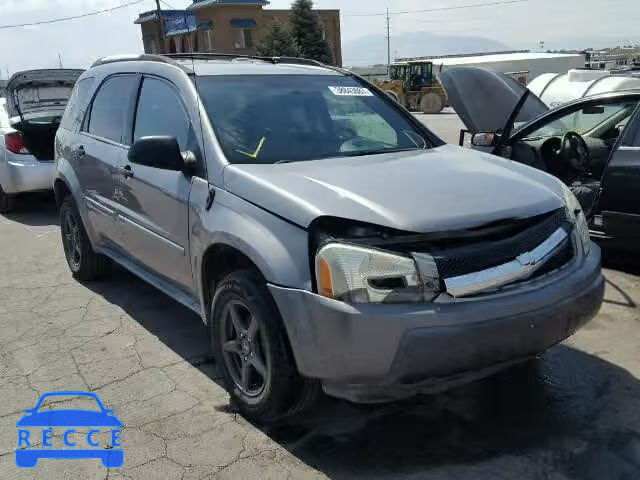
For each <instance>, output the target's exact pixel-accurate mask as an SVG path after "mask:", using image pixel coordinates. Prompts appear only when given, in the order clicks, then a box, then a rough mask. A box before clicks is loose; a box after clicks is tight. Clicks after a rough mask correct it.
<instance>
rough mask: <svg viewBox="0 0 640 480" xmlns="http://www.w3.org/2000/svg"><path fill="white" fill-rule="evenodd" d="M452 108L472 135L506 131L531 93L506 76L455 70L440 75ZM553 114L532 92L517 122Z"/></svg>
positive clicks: (470, 69) (473, 70) (471, 69)
mask: <svg viewBox="0 0 640 480" xmlns="http://www.w3.org/2000/svg"><path fill="white" fill-rule="evenodd" d="M440 81H441V82H442V85H443V86H444V88H445V90H446V92H447V97H448V98H449V104H450V105H451V106H452V107H453V108H454V110H455V111H456V113H457V114H458V115H459V116H460V119H461V120H462V122H463V123H464V124H465V126H466V127H467V129H468V130H469V131H471V132H495V131H497V130H501V129H503V128H504V127H505V125H506V123H507V121H508V120H509V117H510V116H511V114H512V113H513V111H514V109H515V108H516V106H517V104H518V102H519V101H520V99H521V98H522V95H524V94H525V93H526V92H527V91H528V90H527V88H526V87H525V86H524V85H522V84H521V83H520V82H518V81H517V80H515V79H514V78H511V77H510V76H508V75H505V74H503V73H499V72H496V71H494V70H488V69H486V68H480V67H451V68H449V69H447V70H445V71H444V72H442V73H441V74H440ZM548 110H549V107H547V106H546V105H545V104H544V102H543V101H542V100H540V99H539V98H538V97H537V96H536V95H534V94H533V93H531V92H529V97H528V98H527V100H526V102H525V104H524V105H523V107H522V109H521V110H520V113H519V114H518V116H517V117H516V119H515V121H516V122H528V121H530V120H533V119H534V118H536V117H538V116H539V115H542V114H543V113H545V112H546V111H548Z"/></svg>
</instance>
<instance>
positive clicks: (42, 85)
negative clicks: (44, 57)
mask: <svg viewBox="0 0 640 480" xmlns="http://www.w3.org/2000/svg"><path fill="white" fill-rule="evenodd" d="M82 73H83V70H76V69H57V70H53V69H51V70H29V71H25V72H19V73H16V74H14V75H13V76H12V77H11V78H10V79H9V82H8V83H7V87H6V95H7V112H8V113H9V117H10V118H11V122H12V123H16V122H21V123H22V122H25V121H29V120H31V119H33V118H38V117H42V116H47V117H55V116H59V117H60V116H62V114H63V112H64V109H65V107H66V106H67V101H68V100H69V97H70V96H71V91H72V90H73V86H74V85H75V83H76V80H77V79H78V77H79V76H80V75H81V74H82Z"/></svg>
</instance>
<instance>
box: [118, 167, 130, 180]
mask: <svg viewBox="0 0 640 480" xmlns="http://www.w3.org/2000/svg"><path fill="white" fill-rule="evenodd" d="M118 171H119V172H120V175H122V176H123V177H126V178H131V177H133V170H131V165H127V166H124V167H119V168H118Z"/></svg>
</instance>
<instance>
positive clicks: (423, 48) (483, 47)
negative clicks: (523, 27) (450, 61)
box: [342, 32, 631, 66]
mask: <svg viewBox="0 0 640 480" xmlns="http://www.w3.org/2000/svg"><path fill="white" fill-rule="evenodd" d="M630 42H631V41H630V40H625V37H620V38H619V37H604V36H600V37H596V36H593V37H567V38H555V39H547V40H546V41H545V47H544V48H545V50H547V49H550V50H559V49H575V50H582V49H587V48H605V47H615V46H617V45H624V44H626V43H630ZM537 48H538V45H536V44H531V43H525V42H521V41H520V42H519V41H514V42H512V43H510V44H509V45H507V44H505V43H503V42H500V41H497V40H493V39H491V38H487V37H483V36H462V35H438V34H434V33H430V32H408V33H402V34H399V35H394V36H393V37H392V38H391V60H392V61H393V60H394V59H395V58H396V57H400V58H401V57H419V56H435V55H454V54H465V53H482V52H496V51H503V50H532V51H536V50H537ZM342 50H343V64H344V65H345V66H366V65H375V64H385V63H387V40H386V38H385V37H384V36H382V35H367V36H365V37H360V38H357V39H354V40H348V41H344V42H343V44H342Z"/></svg>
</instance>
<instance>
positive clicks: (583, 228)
mask: <svg viewBox="0 0 640 480" xmlns="http://www.w3.org/2000/svg"><path fill="white" fill-rule="evenodd" d="M563 187H564V188H563V193H564V202H565V204H566V205H567V210H568V211H569V215H570V216H571V219H573V220H574V221H575V223H576V231H577V233H578V236H579V237H580V241H581V242H582V249H583V250H584V254H585V255H589V252H591V237H590V236H589V223H588V222H587V218H586V217H585V215H584V212H583V211H582V207H581V206H580V202H578V199H577V198H576V196H575V195H574V194H573V192H572V191H571V190H570V189H569V187H567V186H566V185H564V186H563Z"/></svg>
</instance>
